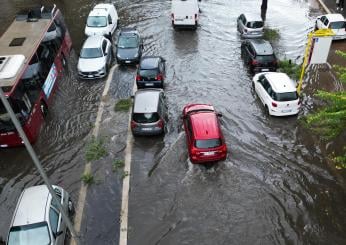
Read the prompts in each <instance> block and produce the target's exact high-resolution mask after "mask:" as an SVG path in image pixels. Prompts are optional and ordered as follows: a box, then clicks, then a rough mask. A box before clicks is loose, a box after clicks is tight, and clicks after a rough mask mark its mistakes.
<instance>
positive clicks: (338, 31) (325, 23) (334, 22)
mask: <svg viewBox="0 0 346 245" xmlns="http://www.w3.org/2000/svg"><path fill="white" fill-rule="evenodd" d="M315 28H316V29H317V30H319V29H332V31H333V32H334V33H335V36H333V40H340V39H346V22H345V19H344V17H343V16H342V15H341V14H325V15H320V16H318V17H317V19H316V23H315Z"/></svg>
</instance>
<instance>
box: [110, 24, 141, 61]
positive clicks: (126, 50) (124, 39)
mask: <svg viewBox="0 0 346 245" xmlns="http://www.w3.org/2000/svg"><path fill="white" fill-rule="evenodd" d="M142 51H143V41H142V39H141V37H140V35H139V32H138V31H137V30H136V29H135V28H123V29H121V31H120V33H119V37H118V42H117V53H116V57H117V61H118V63H119V64H138V62H139V60H140V59H141V56H142Z"/></svg>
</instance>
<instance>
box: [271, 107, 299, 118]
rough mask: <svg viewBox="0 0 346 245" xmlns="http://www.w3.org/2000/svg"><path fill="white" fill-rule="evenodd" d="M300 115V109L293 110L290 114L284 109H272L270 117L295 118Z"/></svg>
mask: <svg viewBox="0 0 346 245" xmlns="http://www.w3.org/2000/svg"><path fill="white" fill-rule="evenodd" d="M298 113H299V108H298V109H292V110H291V111H289V112H283V111H282V109H273V108H271V109H270V115H272V116H276V117H285V116H293V115H297V114H298Z"/></svg>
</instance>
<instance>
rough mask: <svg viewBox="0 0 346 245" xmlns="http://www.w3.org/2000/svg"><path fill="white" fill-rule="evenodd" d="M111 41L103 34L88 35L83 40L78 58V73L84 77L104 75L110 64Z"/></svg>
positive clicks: (111, 55) (111, 56)
mask: <svg viewBox="0 0 346 245" xmlns="http://www.w3.org/2000/svg"><path fill="white" fill-rule="evenodd" d="M112 52H113V51H112V45H111V42H110V41H109V40H108V39H107V38H105V37H104V36H90V37H88V38H87V40H85V42H84V44H83V47H82V50H81V51H80V56H79V60H78V66H77V69H78V75H79V77H80V78H84V79H95V78H102V77H105V76H106V75H107V73H108V70H109V68H110V66H111V65H112V59H113V53H112Z"/></svg>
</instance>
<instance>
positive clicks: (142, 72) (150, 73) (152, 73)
mask: <svg viewBox="0 0 346 245" xmlns="http://www.w3.org/2000/svg"><path fill="white" fill-rule="evenodd" d="M139 75H140V76H141V77H150V78H153V77H156V76H157V70H140V71H139Z"/></svg>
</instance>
